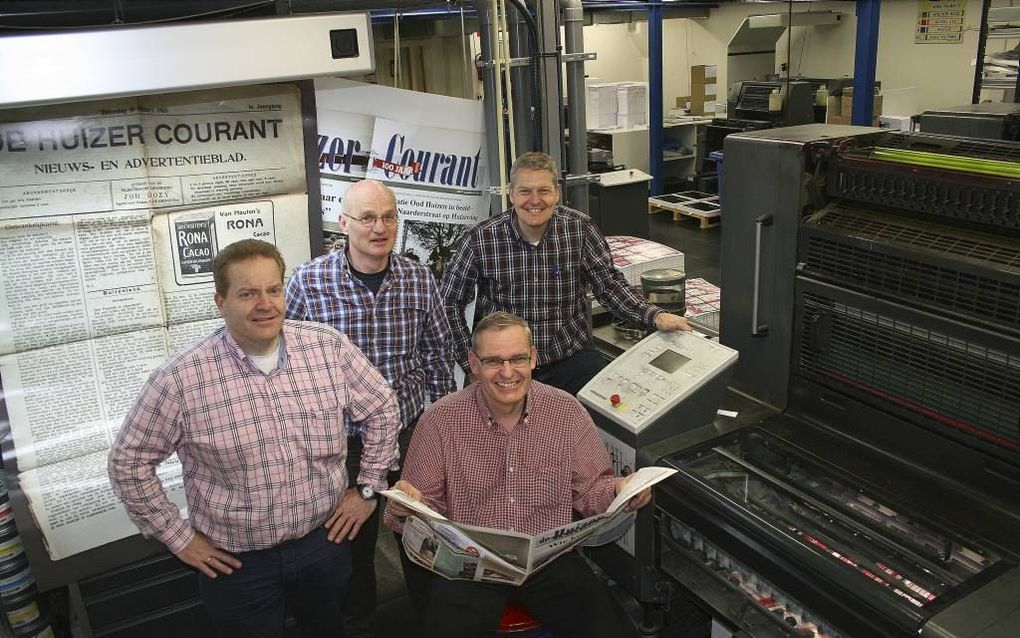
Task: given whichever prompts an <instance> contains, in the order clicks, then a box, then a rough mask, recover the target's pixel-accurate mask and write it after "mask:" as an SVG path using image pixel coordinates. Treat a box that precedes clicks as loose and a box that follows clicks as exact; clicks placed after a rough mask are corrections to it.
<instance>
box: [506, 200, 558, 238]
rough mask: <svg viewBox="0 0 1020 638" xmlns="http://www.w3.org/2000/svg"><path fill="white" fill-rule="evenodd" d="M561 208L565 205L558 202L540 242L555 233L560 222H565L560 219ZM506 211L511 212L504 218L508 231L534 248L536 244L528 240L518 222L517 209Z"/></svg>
mask: <svg viewBox="0 0 1020 638" xmlns="http://www.w3.org/2000/svg"><path fill="white" fill-rule="evenodd" d="M561 210H563V207H562V206H560V205H558V204H557V205H556V209H555V210H554V211H553V214H552V217H550V218H549V223H548V224H547V225H546V227H545V232H543V233H542V237H541V238H540V239H539V240H538V243H540V244H541V243H542V242H543V241H545V238H546V237H548V236H549V235H550V234H555V232H556V227H557V226H559V224H561V223H563V222H562V219H560V211H561ZM506 212H507V213H509V214H508V215H507V216H506V218H505V219H504V220H503V223H504V224H506V226H507V232H508V233H509V234H510V236H511V237H513V238H514V239H516V240H517V241H519V242H521V243H522V244H525V245H528V246H531V247H533V248H534V246H535V245H534V244H532V243H531V242H530V241H528V240H527V239H526V238H525V237H524V235H522V234H521V227H520V224H518V223H517V209H515V208H510V209H509V210H507V211H506Z"/></svg>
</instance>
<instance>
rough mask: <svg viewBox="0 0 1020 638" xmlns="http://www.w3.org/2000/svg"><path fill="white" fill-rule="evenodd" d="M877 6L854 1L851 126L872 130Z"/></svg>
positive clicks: (871, 0)
mask: <svg viewBox="0 0 1020 638" xmlns="http://www.w3.org/2000/svg"><path fill="white" fill-rule="evenodd" d="M879 5H880V3H879V0H857V46H856V49H855V50H854V100H853V110H852V111H851V116H850V123H851V124H855V125H858V126H871V119H872V117H873V115H874V111H875V67H876V66H877V62H878V14H879Z"/></svg>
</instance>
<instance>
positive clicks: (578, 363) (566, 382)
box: [531, 343, 606, 396]
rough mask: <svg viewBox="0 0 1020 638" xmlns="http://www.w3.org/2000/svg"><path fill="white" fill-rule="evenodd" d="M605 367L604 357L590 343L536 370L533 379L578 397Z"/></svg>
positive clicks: (532, 375)
mask: <svg viewBox="0 0 1020 638" xmlns="http://www.w3.org/2000/svg"><path fill="white" fill-rule="evenodd" d="M605 366H606V362H605V361H603V360H602V355H601V354H599V351H598V350H596V349H595V346H593V345H592V344H591V343H588V344H587V345H585V346H584V347H583V348H581V349H580V350H578V351H577V352H575V353H574V354H572V355H570V356H568V357H565V358H563V359H560V360H559V361H553V362H552V363H547V364H545V365H543V366H539V367H537V368H535V371H534V372H533V373H532V374H531V377H532V378H533V379H535V380H537V381H541V382H542V383H545V384H546V385H551V386H553V387H554V388H559V389H560V390H565V391H566V392H568V393H569V394H572V395H574V396H577V393H578V392H579V391H580V390H581V388H583V387H584V385H585V384H586V383H588V382H589V381H591V380H592V377H594V376H595V375H596V374H598V372H599V370H601V369H602V368H604V367H605Z"/></svg>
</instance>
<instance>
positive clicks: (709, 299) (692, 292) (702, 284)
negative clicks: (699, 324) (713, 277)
mask: <svg viewBox="0 0 1020 638" xmlns="http://www.w3.org/2000/svg"><path fill="white" fill-rule="evenodd" d="M685 294H686V297H687V299H686V301H687V316H688V317H692V316H695V315H700V314H703V313H706V312H715V311H717V310H720V309H721V306H720V303H719V286H716V285H714V284H710V283H708V282H707V281H705V280H704V279H700V278H698V279H688V280H687V287H686V289H685Z"/></svg>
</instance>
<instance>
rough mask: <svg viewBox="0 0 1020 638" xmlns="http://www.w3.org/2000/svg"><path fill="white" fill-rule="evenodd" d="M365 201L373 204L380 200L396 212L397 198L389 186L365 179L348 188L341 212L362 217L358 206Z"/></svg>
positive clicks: (341, 204)
mask: <svg viewBox="0 0 1020 638" xmlns="http://www.w3.org/2000/svg"><path fill="white" fill-rule="evenodd" d="M363 200H369V201H373V202H375V201H376V200H378V201H379V203H385V205H388V207H389V208H392V209H393V210H394V211H395V210H396V208H397V197H396V195H394V194H393V191H392V190H390V188H389V187H388V186H386V185H385V184H383V183H381V182H377V181H375V180H374V179H363V180H361V181H360V182H355V183H354V184H352V185H350V186H348V187H347V191H346V192H345V193H344V197H343V200H342V201H341V202H340V212H341V213H342V214H344V215H347V216H350V215H355V216H358V217H360V216H361V213H359V212H357V210H358V204H359V203H360V202H362V201H363Z"/></svg>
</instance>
